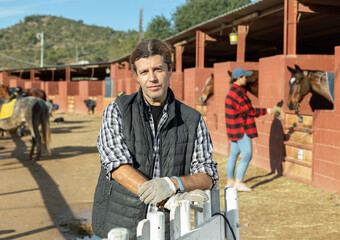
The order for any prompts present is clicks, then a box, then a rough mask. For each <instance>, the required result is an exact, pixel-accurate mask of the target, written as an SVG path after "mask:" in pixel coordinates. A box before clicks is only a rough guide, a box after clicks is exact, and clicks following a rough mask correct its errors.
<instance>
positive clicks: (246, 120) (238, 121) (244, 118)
mask: <svg viewBox="0 0 340 240" xmlns="http://www.w3.org/2000/svg"><path fill="white" fill-rule="evenodd" d="M266 113H267V109H266V108H253V106H252V105H251V102H250V100H249V98H248V97H247V95H246V90H245V89H244V88H242V87H240V86H238V85H237V84H233V85H232V86H231V88H230V90H229V92H228V95H227V96H226V98H225V122H226V127H227V133H228V138H229V140H231V141H237V140H240V139H242V137H243V134H244V133H246V134H247V135H248V136H249V137H250V138H254V137H257V130H256V125H255V117H259V116H261V115H265V114H266Z"/></svg>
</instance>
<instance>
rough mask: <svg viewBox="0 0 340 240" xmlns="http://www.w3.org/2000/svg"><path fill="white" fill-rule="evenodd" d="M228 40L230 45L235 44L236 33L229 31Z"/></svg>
mask: <svg viewBox="0 0 340 240" xmlns="http://www.w3.org/2000/svg"><path fill="white" fill-rule="evenodd" d="M229 41H230V45H236V44H237V33H229Z"/></svg>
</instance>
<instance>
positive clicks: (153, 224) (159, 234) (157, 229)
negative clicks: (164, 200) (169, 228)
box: [147, 212, 165, 240]
mask: <svg viewBox="0 0 340 240" xmlns="http://www.w3.org/2000/svg"><path fill="white" fill-rule="evenodd" d="M147 219H148V220H150V233H151V234H150V240H164V239H165V217H164V213H162V212H150V213H148V215H147Z"/></svg>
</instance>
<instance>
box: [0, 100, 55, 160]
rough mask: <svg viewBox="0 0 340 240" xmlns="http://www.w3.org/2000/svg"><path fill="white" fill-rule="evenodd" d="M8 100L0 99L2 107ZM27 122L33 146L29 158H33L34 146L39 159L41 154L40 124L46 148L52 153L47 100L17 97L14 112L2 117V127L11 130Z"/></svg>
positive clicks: (0, 122) (0, 120)
mask: <svg viewBox="0 0 340 240" xmlns="http://www.w3.org/2000/svg"><path fill="white" fill-rule="evenodd" d="M5 102H7V100H0V108H1V107H2V104H4V103H5ZM25 123H26V124H27V125H28V127H29V130H30V132H31V135H32V147H31V151H30V154H29V158H30V159H32V158H33V154H34V148H35V147H36V148H37V160H39V159H40V156H41V136H40V132H39V126H40V125H41V129H42V135H43V140H44V143H45V146H46V150H47V152H48V154H49V155H51V150H50V148H49V145H50V139H51V135H50V121H49V113H48V109H47V106H46V104H45V101H43V100H42V99H39V98H36V97H31V96H28V97H24V98H20V99H17V100H16V102H15V104H14V109H13V114H12V115H11V116H10V117H8V118H4V119H0V129H2V130H11V129H16V128H18V127H20V126H21V125H23V124H25Z"/></svg>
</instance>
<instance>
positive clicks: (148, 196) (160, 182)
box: [138, 177, 176, 204]
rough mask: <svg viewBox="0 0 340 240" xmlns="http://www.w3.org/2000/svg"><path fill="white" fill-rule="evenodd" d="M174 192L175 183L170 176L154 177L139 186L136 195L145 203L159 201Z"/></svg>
mask: <svg viewBox="0 0 340 240" xmlns="http://www.w3.org/2000/svg"><path fill="white" fill-rule="evenodd" d="M175 193H176V187H175V184H174V183H173V182H172V181H171V179H170V178H168V177H164V178H155V179H152V180H149V181H147V182H145V183H143V184H141V185H140V186H139V189H138V196H139V198H140V200H141V201H142V202H144V203H146V204H149V203H159V202H161V201H162V200H164V199H166V198H168V197H171V196H172V195H174V194H175Z"/></svg>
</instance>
